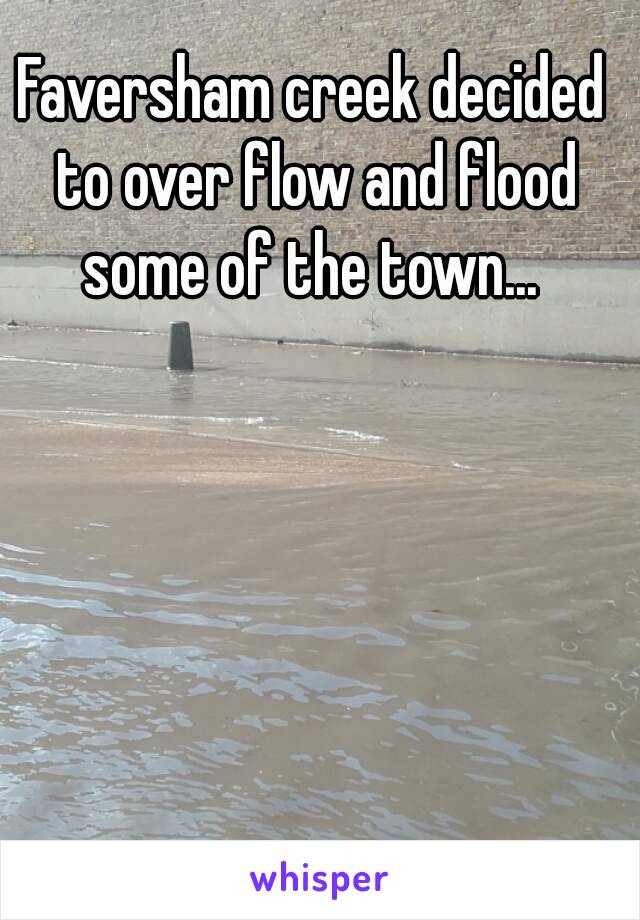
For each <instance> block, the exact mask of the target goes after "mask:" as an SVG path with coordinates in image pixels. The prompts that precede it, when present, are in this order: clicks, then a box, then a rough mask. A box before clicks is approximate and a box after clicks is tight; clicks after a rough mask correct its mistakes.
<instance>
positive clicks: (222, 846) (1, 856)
mask: <svg viewBox="0 0 640 920" xmlns="http://www.w3.org/2000/svg"><path fill="white" fill-rule="evenodd" d="M0 888H1V892H0V894H1V897H0V918H1V920H214V918H215V920H253V918H256V920H257V918H260V920H263V918H264V920H289V918H292V920H293V918H296V920H314V918H345V920H347V918H349V920H351V918H354V920H355V918H362V920H364V918H367V920H383V918H384V920H387V918H388V920H425V918H434V920H435V918H440V920H454V918H455V920H484V918H486V920H501V918H505V920H507V918H508V920H525V918H526V920H546V918H549V920H551V918H553V920H569V918H571V920H596V918H597V920H627V918H629V920H638V918H639V917H640V900H639V893H640V845H639V844H638V843H634V842H625V841H621V842H619V841H613V842H592V841H566V842H565V841H544V842H543V841H516V842H506V841H488V842H487V841H463V842H459V841H456V842H449V841H361V842H358V841H338V842H333V841H308V842H305V841H264V842H261V841H258V842H254V841H250V842H245V841H193V842H191V841H175V842H171V841H148V842H127V841H124V842H116V841H113V842H110V841H87V842H75V841H74V842H48V841H42V842H40V841H38V842H28V841H11V842H4V843H2V845H1V847H0ZM296 888H297V890H296ZM256 889H260V890H256Z"/></svg>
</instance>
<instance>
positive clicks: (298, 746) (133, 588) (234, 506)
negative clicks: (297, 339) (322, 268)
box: [0, 331, 640, 838]
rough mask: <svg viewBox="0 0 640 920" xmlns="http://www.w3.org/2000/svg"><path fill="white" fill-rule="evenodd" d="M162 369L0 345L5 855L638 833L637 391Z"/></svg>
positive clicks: (233, 353) (86, 338)
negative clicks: (223, 841)
mask: <svg viewBox="0 0 640 920" xmlns="http://www.w3.org/2000/svg"><path fill="white" fill-rule="evenodd" d="M163 348H164V343H163V341H162V340H161V339H158V338H157V337H137V336H130V337H128V336H107V335H106V334H103V335H102V336H99V335H94V336H91V335H88V334H84V335H80V334H70V333H65V334H54V333H36V332H34V333H28V332H25V331H22V332H21V333H19V334H15V335H9V334H3V335H2V336H0V353H1V354H3V355H4V358H2V359H1V360H0V394H1V397H0V426H1V429H0V430H1V431H2V437H1V438H0V477H1V482H2V485H1V493H2V503H1V508H0V662H1V671H0V764H1V772H0V821H1V827H0V836H4V837H29V838H34V837H74V838H88V837H197V836H209V837H229V838H231V837H263V838H280V837H294V838H300V837H318V838H324V837H392V838H395V837H398V838H426V837H437V838H468V837H471V838H477V837H532V838H544V837H567V838H582V837H599V838H603V837H611V838H614V837H615V838H618V837H637V836H638V835H640V702H639V701H638V688H639V687H640V620H639V609H640V501H639V497H640V496H639V490H638V486H639V482H640V480H639V476H638V453H639V448H640V423H639V419H640V415H639V413H638V406H639V405H640V368H633V367H610V366H609V367H607V366H584V365H583V366H580V365H569V364H566V365H563V364H550V363H542V362H524V361H504V360H503V361H500V360H496V361H492V360H488V359H482V360H480V359H466V358H442V357H434V356H431V357H429V356H422V355H409V354H385V353H366V352H365V353H359V352H358V350H357V349H342V350H334V349H325V348H315V349H314V348H302V347H295V348H294V347H288V346H285V347H284V348H277V347H276V346H270V345H246V344H244V345H234V344H232V343H204V342H203V343H196V356H197V357H198V355H199V356H200V358H201V361H202V364H201V369H200V371H199V372H198V373H197V374H195V375H194V376H192V377H191V376H184V375H177V376H176V375H170V374H167V372H166V371H164V370H163V369H162V366H161V364H162V360H161V356H162V350H163ZM83 362H88V364H87V363H83Z"/></svg>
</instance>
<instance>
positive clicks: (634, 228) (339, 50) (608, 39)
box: [0, 0, 640, 258]
mask: <svg viewBox="0 0 640 920" xmlns="http://www.w3.org/2000/svg"><path fill="white" fill-rule="evenodd" d="M178 46H182V47H186V48H187V49H188V50H189V51H190V52H191V66H192V70H193V71H194V72H197V73H199V74H207V73H233V72H236V73H237V72H245V73H265V74H268V75H269V76H271V78H272V79H273V81H274V84H275V86H276V99H277V98H278V93H277V91H278V89H279V85H280V83H281V81H282V79H283V78H284V77H285V76H286V75H287V74H289V73H293V72H303V73H312V72H330V73H334V74H336V75H339V74H343V73H359V74H361V75H363V76H366V75H368V74H370V73H375V72H386V63H387V53H388V50H389V49H390V48H392V47H402V48H404V49H405V50H406V52H407V65H408V70H409V72H412V73H415V74H416V75H417V76H418V77H420V79H421V81H423V83H426V82H428V80H429V79H430V78H431V76H433V75H434V74H435V73H439V72H440V69H441V64H442V52H443V51H444V50H445V49H446V48H449V47H458V48H459V49H460V50H461V52H462V56H463V57H462V60H463V69H464V71H466V72H469V73H477V74H480V75H488V74H489V73H491V72H503V71H506V70H507V68H508V65H509V63H510V62H511V60H512V59H513V58H515V57H524V58H525V59H526V60H527V61H528V62H531V63H533V53H534V52H535V51H536V50H537V49H538V48H540V47H545V46H546V47H549V48H550V49H551V50H552V51H553V53H554V69H556V70H559V69H562V70H563V71H565V72H568V73H572V74H574V75H576V76H577V75H580V74H582V73H583V72H585V71H586V70H587V68H588V55H589V51H590V50H591V49H592V48H594V47H598V46H599V47H603V48H604V49H605V50H606V51H607V53H608V94H607V102H608V118H607V120H606V121H605V122H604V123H603V124H597V125H587V124H580V123H572V124H571V125H569V126H567V125H564V126H563V125H554V124H546V125H545V124H522V125H512V124H509V123H506V124H504V125H493V124H488V123H482V122H481V123H479V124H478V125H476V126H464V125H453V126H448V127H447V126H444V127H443V126H436V125H434V124H433V123H431V122H430V121H429V119H428V118H423V120H422V121H421V122H420V123H419V124H417V125H391V124H378V125H375V124H371V123H369V122H366V121H364V120H362V121H360V122H357V123H355V124H352V125H347V124H345V123H342V122H340V121H339V120H337V119H336V118H335V117H334V118H329V119H328V120H327V121H326V122H325V123H323V124H322V125H311V124H307V125H305V124H300V125H293V124H290V123H287V122H284V121H283V120H282V119H281V118H276V120H274V122H273V123H272V124H270V125H266V126H259V129H258V130H257V131H256V130H255V129H253V128H252V127H251V126H248V125H216V124H207V123H201V124H195V125H176V124H165V125H159V124H154V123H152V122H150V121H148V120H147V119H146V118H145V117H144V116H142V117H140V118H139V119H138V120H137V121H136V122H134V123H133V124H130V125H122V124H117V123H116V124H112V125H105V124H101V123H99V122H89V123H88V124H85V125H77V124H74V123H66V124H58V125H45V124H41V123H39V122H38V121H37V120H32V121H31V122H29V123H28V124H26V125H20V124H17V123H15V122H14V121H13V120H12V96H11V93H12V56H13V55H14V54H15V53H16V52H17V51H24V52H29V51H30V52H34V51H41V52H42V53H44V54H45V55H46V57H47V67H46V69H47V70H50V71H52V72H58V73H70V72H73V73H75V74H77V75H79V76H82V75H84V74H87V73H108V72H111V73H124V72H129V73H131V72H136V71H138V72H143V73H148V74H153V73H160V72H164V71H168V70H169V69H170V56H171V52H172V51H173V49H174V48H176V47H178ZM0 63H1V66H2V69H1V76H0V93H1V97H0V102H1V105H2V132H1V133H0V143H1V144H2V153H1V160H0V163H1V169H0V209H1V210H0V214H1V217H0V254H27V253H37V254H76V253H82V252H84V251H86V250H87V249H90V248H100V249H105V250H107V251H113V250H116V249H125V248H129V249H145V248H147V249H148V248H152V249H156V248H157V249H165V248H167V249H175V250H177V251H180V250H185V249H192V248H195V249H199V250H201V251H203V252H205V253H207V254H209V255H214V254H216V253H219V252H221V251H224V250H225V249H227V248H230V247H235V246H237V245H238V243H239V241H240V240H241V238H242V233H243V231H244V229H246V227H247V226H249V225H250V224H251V223H257V222H264V223H268V224H270V225H271V226H273V228H274V230H275V231H276V234H277V235H278V237H279V238H280V239H282V238H283V236H284V235H288V234H295V235H301V234H302V235H304V233H305V230H306V229H308V227H309V226H311V224H312V223H313V222H314V221H315V220H316V219H317V216H318V215H314V214H313V212H311V213H307V212H304V211H303V212H288V211H281V212H279V213H275V214H270V213H269V212H268V211H266V210H264V209H260V208H259V209H258V210H257V211H255V212H253V213H252V214H251V213H247V212H244V211H242V209H241V208H240V207H239V205H238V203H237V190H235V189H233V188H232V189H230V190H229V191H228V192H227V193H226V194H225V195H224V200H223V202H222V203H221V205H220V207H219V209H218V210H217V211H213V212H211V211H208V212H207V211H204V210H201V211H195V212H185V211H181V210H179V209H174V210H172V211H170V212H165V213H162V212H157V211H154V210H153V209H148V210H146V211H143V212H131V211H128V210H127V209H126V208H124V207H123V206H122V205H121V203H120V202H119V201H118V200H117V199H116V200H114V202H113V203H112V205H111V207H110V208H109V209H108V210H107V211H103V212H97V213H93V212H90V211H85V210H80V211H76V212H62V211H59V210H58V209H57V208H56V207H55V205H54V203H53V201H52V196H51V184H52V182H51V179H52V153H53V150H54V149H55V148H56V147H59V146H67V147H68V148H69V150H70V152H71V155H72V158H73V159H74V160H75V161H77V162H80V163H86V162H88V161H89V160H94V159H95V160H100V161H102V162H105V163H106V164H107V165H108V166H110V167H111V168H112V169H114V170H117V169H119V168H121V167H122V166H123V165H124V164H125V163H127V162H129V161H131V160H149V161H151V160H153V161H156V162H161V163H162V162H169V161H176V160H178V161H186V160H192V161H193V160H196V161H205V160H207V161H216V160H222V161H226V162H229V164H230V165H231V166H232V168H234V172H235V171H236V170H237V163H238V152H239V146H240V143H241V141H242V139H243V138H244V137H246V136H249V135H251V134H255V133H261V132H262V133H266V134H273V135H275V134H281V135H282V136H283V137H284V139H285V143H286V148H287V158H290V159H294V160H298V161H300V160H302V161H305V160H310V161H316V162H318V161H322V160H326V161H330V162H345V161H351V162H353V163H354V164H355V165H356V167H357V168H362V166H364V165H365V164H366V162H367V161H369V160H372V159H378V160H384V161H389V162H392V161H393V160H394V159H401V160H406V159H411V160H413V161H415V162H421V161H422V160H424V159H427V158H428V150H429V141H430V138H431V137H432V135H433V134H436V133H437V134H444V136H446V137H447V138H449V139H450V142H453V143H455V140H456V139H457V138H459V137H460V136H462V135H463V134H469V133H477V134H486V135H488V134H496V136H498V137H499V139H500V144H501V156H502V157H504V158H505V159H511V160H515V161H516V162H521V163H526V162H529V161H531V160H534V159H539V160H542V161H543V162H547V163H553V162H556V161H557V160H559V159H560V156H561V141H562V138H563V137H564V136H565V135H567V134H570V133H575V134H576V135H577V136H578V138H579V139H580V143H581V160H582V164H581V176H582V183H581V202H582V203H581V208H580V209H579V210H578V211H577V212H573V213H562V212H555V211H553V210H546V211H543V212H530V211H527V210H525V209H521V210H518V211H515V212H506V211H496V212H493V213H487V212H483V211H482V210H480V209H472V210H471V211H467V212H461V211H457V210H456V209H455V208H454V207H451V208H449V209H448V210H447V211H444V212H434V213H429V212H390V213H383V212H381V213H377V214H374V213H372V212H369V211H367V210H366V209H364V208H363V207H362V206H361V205H359V203H358V196H357V195H356V196H354V197H353V199H352V204H351V205H350V207H349V209H348V210H347V211H345V212H342V213H336V214H334V215H331V214H330V213H325V214H323V215H322V222H323V223H325V224H326V225H327V226H328V228H329V231H330V240H331V243H332V244H334V245H335V247H336V248H347V247H355V248H360V249H361V250H362V251H363V252H365V253H368V254H371V253H373V252H374V250H375V244H376V241H377V239H378V238H379V237H381V236H385V235H390V236H393V237H394V238H396V240H397V241H398V242H399V244H401V245H402V246H403V247H404V248H406V249H409V248H412V249H413V248H426V249H438V250H462V251H465V250H471V249H478V248H496V249H498V250H501V251H503V252H504V253H505V255H511V256H520V257H531V258H560V257H564V258H633V257H635V258H637V257H640V217H639V216H638V211H639V210H640V168H639V167H640V149H639V135H640V88H639V87H640V79H639V65H640V2H638V0H484V2H483V0H321V2H320V0H271V2H269V0H266V2H258V0H135V2H134V0H2V2H0ZM422 108H423V112H424V109H425V107H424V106H423V107H422ZM356 190H357V186H355V185H354V191H356Z"/></svg>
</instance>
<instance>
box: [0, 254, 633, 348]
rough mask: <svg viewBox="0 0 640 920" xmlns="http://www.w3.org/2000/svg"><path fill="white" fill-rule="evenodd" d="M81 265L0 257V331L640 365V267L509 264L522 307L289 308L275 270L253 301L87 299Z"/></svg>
mask: <svg viewBox="0 0 640 920" xmlns="http://www.w3.org/2000/svg"><path fill="white" fill-rule="evenodd" d="M79 263H80V260H79V259H76V258H66V257H47V256H22V257H13V256H2V257H0V322H9V321H10V320H15V321H16V322H18V323H31V324H38V325H49V326H68V327H75V328H89V329H122V330H125V329H130V330H137V331H139V330H148V331H151V332H162V331H165V330H166V329H167V327H168V324H169V322H170V321H172V320H187V321H189V322H190V323H191V328H192V331H193V332H194V333H195V334H200V335H216V336H236V337H243V338H255V339H279V338H283V339H286V340H288V341H301V342H324V343H333V344H340V345H344V344H349V345H367V346H370V347H403V348H419V349H422V348H425V349H433V350H439V351H451V352H469V353H484V354H499V355H519V356H538V357H549V358H577V359H579V358H582V359H590V360H610V361H611V360H613V361H615V360H618V361H635V362H640V260H619V261H617V260H616V261H613V260H611V261H578V260H576V261H568V260H549V261H534V260H527V261H512V262H511V263H510V264H509V279H510V280H512V281H527V282H536V283H538V284H539V285H540V287H541V290H542V293H541V296H540V298H539V299H538V300H525V301H519V300H434V299H428V300H415V299H412V298H409V297H407V298H404V299H401V300H386V299H385V298H383V297H381V296H380V295H379V294H378V293H377V291H371V292H369V294H368V295H367V296H366V297H364V298H362V299H360V300H346V299H345V300H333V301H332V300H326V301H313V300H307V301H298V300H293V299H291V298H290V297H287V295H286V294H285V293H284V290H283V286H282V264H281V263H280V262H279V261H278V260H275V261H274V264H273V266H272V267H271V268H270V269H269V271H268V272H266V273H264V274H263V283H262V294H261V296H260V297H259V298H258V299H257V300H226V299H225V298H223V297H221V296H220V295H219V294H218V293H217V292H216V291H215V290H214V289H211V288H210V290H209V291H208V292H207V294H206V295H205V297H203V298H201V299H200V300H197V301H189V300H180V301H170V300H164V301H154V300H145V301H140V300H135V299H133V300H117V299H115V298H107V299H105V300H89V299H87V298H85V297H84V296H83V295H82V293H81V291H80V281H81V273H80V267H79ZM371 271H372V277H374V272H375V265H373V264H372V266H371ZM210 277H212V278H215V272H214V271H212V272H210Z"/></svg>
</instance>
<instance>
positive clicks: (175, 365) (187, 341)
mask: <svg viewBox="0 0 640 920" xmlns="http://www.w3.org/2000/svg"><path fill="white" fill-rule="evenodd" d="M168 367H169V370H170V371H192V370H193V352H192V350H191V327H190V326H189V323H185V322H179V323H170V325H169V364H168Z"/></svg>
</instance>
